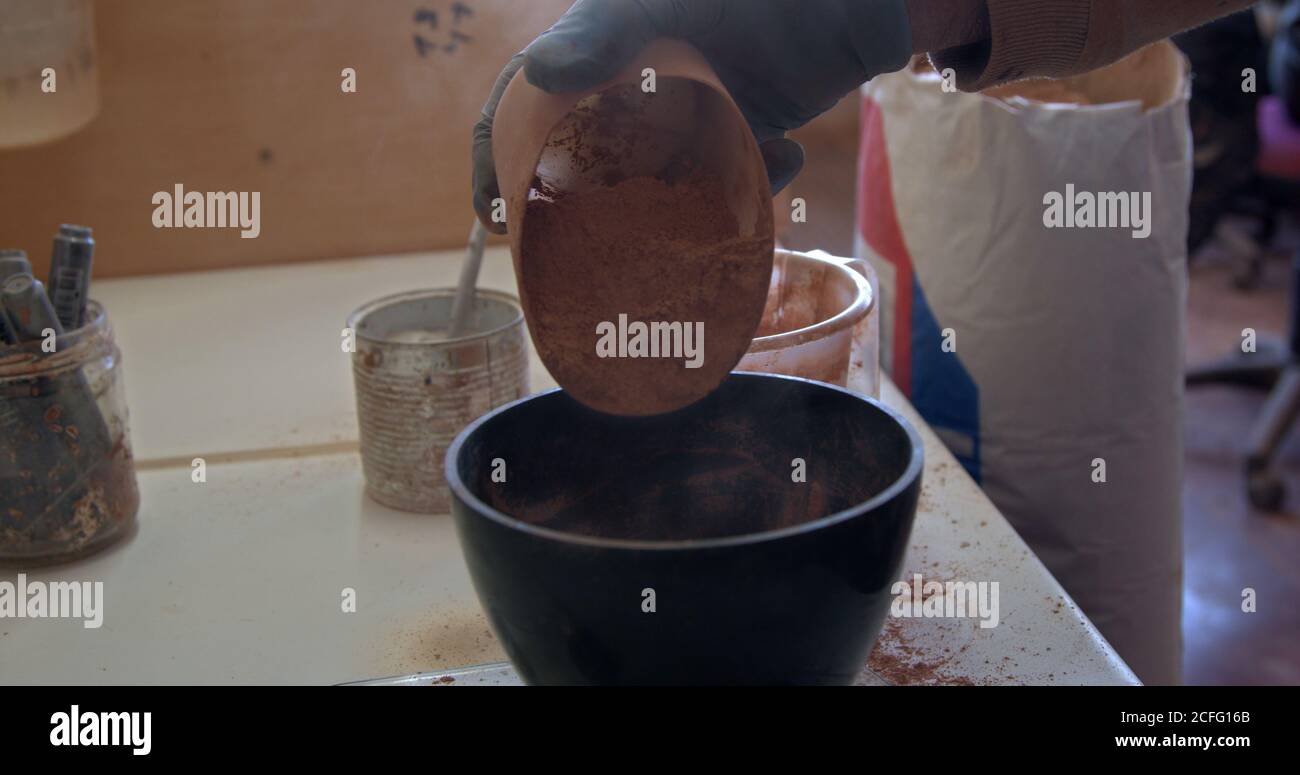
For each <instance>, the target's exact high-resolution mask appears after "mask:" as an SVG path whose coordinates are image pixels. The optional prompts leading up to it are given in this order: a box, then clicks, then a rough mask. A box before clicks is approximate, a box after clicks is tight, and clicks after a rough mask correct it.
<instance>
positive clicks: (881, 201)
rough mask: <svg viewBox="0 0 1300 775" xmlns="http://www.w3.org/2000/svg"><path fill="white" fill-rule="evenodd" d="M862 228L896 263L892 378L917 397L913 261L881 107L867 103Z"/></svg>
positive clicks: (861, 186) (880, 251) (861, 154)
mask: <svg viewBox="0 0 1300 775" xmlns="http://www.w3.org/2000/svg"><path fill="white" fill-rule="evenodd" d="M858 229H859V231H860V232H861V234H862V239H863V240H864V241H865V242H866V243H867V245H869V246H870V247H871V249H872V250H873V251H875V252H876V254H877V255H879V256H880V257H882V258H883V259H884V260H886V261H888V262H889V263H891V264H893V265H894V271H895V282H894V288H893V290H892V293H893V294H894V320H893V321H892V324H893V331H894V363H893V368H892V370H891V376H892V378H893V380H894V384H895V385H897V386H898V389H899V390H900V391H902V393H903V395H905V396H908V397H910V396H911V395H912V257H911V255H910V254H909V253H908V252H907V245H906V244H904V242H903V230H902V228H901V227H900V226H899V224H898V208H897V207H896V206H895V205H894V189H893V185H892V178H891V176H890V171H889V149H888V146H886V144H885V122H884V118H883V115H882V113H881V110H880V106H879V105H877V104H876V102H875V101H874V100H872V99H870V98H868V97H863V99H862V145H861V148H860V152H859V154H858Z"/></svg>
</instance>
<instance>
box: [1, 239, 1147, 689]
mask: <svg viewBox="0 0 1300 775" xmlns="http://www.w3.org/2000/svg"><path fill="white" fill-rule="evenodd" d="M460 257H461V255H460V253H459V252H453V253H439V254H422V255H408V256H396V257H377V258H366V259H357V260H352V261H335V262H328V263H315V264H295V265H286V266H277V267H270V268H259V269H248V270H234V271H224V272H205V273H198V274H184V275H174V276H165V277H149V278H135V279H125V280H112V281H105V282H101V283H99V284H97V285H96V287H95V289H94V293H93V295H94V296H95V297H96V298H98V299H99V300H100V301H102V302H103V303H104V304H105V306H106V307H107V308H108V310H109V313H110V316H111V318H112V321H113V324H114V327H115V329H116V331H117V336H118V341H119V343H120V344H121V347H122V350H123V353H124V368H125V376H126V383H127V395H128V401H129V405H130V410H131V431H132V437H133V442H134V447H135V453H136V457H137V462H138V467H139V481H140V488H141V494H142V505H141V509H140V517H139V519H140V529H139V531H138V533H137V534H136V535H135V536H134V537H132V538H131V539H130V540H129V541H127V542H124V543H122V544H120V545H118V546H116V547H114V548H113V549H111V550H109V551H107V552H105V553H103V554H100V555H97V556H94V557H91V558H88V559H86V560H83V561H80V562H77V563H73V564H70V565H64V566H59V567H56V568H52V569H40V570H34V571H30V572H28V573H27V579H28V581H70V580H84V581H103V582H104V589H105V598H106V601H105V613H104V623H103V626H102V627H101V628H100V629H97V630H96V629H85V628H83V627H82V626H81V623H80V621H76V620H50V619H0V683H173V682H190V683H204V684H207V683H211V684H222V683H248V682H274V683H292V684H314V683H338V682H347V681H358V680H364V679H372V678H378V677H383V676H392V675H401V674H410V673H417V672H426V671H446V670H452V669H456V668H463V667H465V666H471V665H479V664H485V663H497V662H500V661H502V660H503V659H504V654H503V653H502V651H501V648H500V646H499V644H498V643H497V641H496V639H495V638H494V637H493V635H492V634H491V632H490V631H489V629H488V625H487V622H486V620H485V619H484V616H483V613H482V611H481V609H480V608H479V605H478V601H477V599H476V598H475V596H474V591H473V589H472V587H471V585H470V581H469V577H468V574H467V572H466V570H465V567H464V564H463V562H462V560H461V555H460V550H459V548H458V546H457V543H456V538H455V532H454V529H453V527H452V523H451V519H450V517H448V516H419V515H411V514H404V513H400V512H396V511H392V510H389V509H386V508H384V507H382V506H379V505H377V504H375V503H372V502H371V501H369V500H368V499H367V498H366V497H365V495H364V494H363V482H362V476H361V469H360V462H359V459H358V457H357V452H356V450H357V428H356V418H355V414H354V407H353V396H352V380H351V372H350V366H349V361H348V355H347V354H346V353H344V352H343V351H342V348H341V347H340V343H341V332H342V329H343V326H344V322H345V320H346V317H347V315H348V313H349V312H350V311H351V310H352V309H353V308H355V307H357V306H359V305H360V304H361V303H363V302H366V301H368V300H371V299H374V298H376V297H378V296H382V295H386V294H388V293H395V292H399V291H403V290H409V289H412V288H420V287H435V286H438V287H446V286H452V285H454V284H455V280H456V276H457V274H458V272H459V264H460ZM483 285H484V286H486V287H491V288H497V289H501V290H506V291H510V292H513V291H514V276H513V273H512V271H511V268H510V262H509V257H508V255H507V254H506V253H505V252H504V251H502V250H500V249H497V250H492V251H489V254H488V257H487V260H486V262H485V266H484V271H483ZM532 382H533V388H534V389H535V390H540V389H544V388H548V387H552V386H553V385H554V382H553V381H552V380H551V378H550V377H549V375H548V374H547V373H546V372H545V370H544V369H543V368H542V367H541V364H540V362H539V361H538V360H537V359H536V357H535V356H534V358H533V371H532ZM884 399H885V401H886V402H887V403H889V404H891V405H893V406H895V407H897V408H899V409H900V410H901V411H903V413H904V414H906V415H907V416H908V418H909V419H911V420H912V422H913V423H915V424H916V425H917V427H918V428H919V429H920V431H921V434H922V436H923V438H924V440H925V453H926V472H925V486H924V490H923V492H922V497H921V507H920V513H919V514H918V516H917V521H916V527H915V530H914V532H913V536H912V544H911V548H910V551H909V553H908V558H907V563H906V575H905V578H909V579H910V578H911V574H912V573H913V572H920V573H923V574H924V576H925V577H926V578H927V579H934V580H939V581H948V580H959V581H997V582H999V584H1000V608H1001V611H1000V615H1001V623H1000V624H999V626H997V627H995V628H992V629H981V628H980V627H979V626H978V622H977V620H974V619H896V620H891V621H890V622H889V623H888V625H887V626H886V630H885V633H884V634H883V635H882V639H881V643H880V645H879V646H878V651H877V655H876V657H877V658H876V660H875V661H873V664H874V665H875V666H876V667H877V672H878V673H879V674H880V677H883V678H884V679H885V680H886V681H890V682H896V683H977V684H982V683H1035V684H1038V683H1059V684H1080V683H1083V684H1098V683H1130V684H1131V683H1136V682H1137V680H1136V678H1135V677H1134V675H1133V673H1132V672H1131V671H1130V670H1129V669H1128V667H1127V666H1125V665H1124V663H1123V662H1122V661H1121V660H1120V659H1119V657H1118V656H1117V655H1116V654H1115V652H1114V651H1113V650H1112V649H1111V648H1110V646H1109V645H1108V644H1107V643H1106V642H1105V641H1104V639H1103V638H1102V637H1101V636H1100V635H1099V634H1098V632H1097V630H1096V628H1095V627H1093V626H1092V624H1091V623H1090V622H1089V621H1088V620H1087V619H1086V618H1085V617H1084V616H1083V615H1082V613H1080V612H1079V611H1078V610H1077V609H1076V608H1075V606H1074V604H1073V602H1072V601H1071V600H1070V599H1069V597H1068V596H1067V595H1066V594H1065V593H1064V591H1063V590H1062V589H1061V587H1060V585H1059V584H1058V583H1057V582H1056V581H1055V579H1053V578H1052V577H1051V575H1050V574H1049V573H1048V572H1047V570H1046V569H1045V568H1044V567H1043V565H1042V564H1041V563H1040V562H1039V561H1038V559H1037V558H1036V557H1035V556H1034V555H1033V554H1032V553H1031V552H1030V551H1029V549H1028V548H1027V547H1026V546H1025V544H1024V542H1023V541H1021V540H1020V538H1019V537H1018V536H1017V535H1016V534H1015V532H1014V531H1013V530H1012V529H1011V527H1010V526H1009V525H1008V523H1007V522H1006V520H1005V519H1004V518H1003V517H1002V516H1001V515H1000V514H999V513H998V512H997V510H996V509H995V508H994V507H993V505H992V504H991V503H990V502H989V501H988V499H987V498H985V497H984V495H983V494H982V493H981V492H980V490H979V489H978V487H976V485H975V484H974V483H973V482H972V481H971V480H970V478H969V477H968V476H967V475H966V474H965V472H964V471H963V470H962V469H961V467H960V466H959V465H958V464H957V462H956V461H955V460H954V458H953V457H952V456H951V455H950V454H949V453H948V452H947V450H945V449H944V448H943V447H942V445H940V444H939V442H938V440H937V439H936V437H935V436H934V434H933V433H932V432H931V431H930V430H929V429H928V428H927V427H926V426H925V425H924V423H922V422H921V421H920V420H919V418H918V417H917V416H916V413H915V412H914V411H913V410H912V408H911V407H910V406H909V405H908V404H907V402H906V401H905V400H904V399H903V398H902V397H901V396H900V395H899V394H898V392H897V391H896V390H895V389H894V388H893V386H892V385H889V384H886V385H885V389H884ZM196 457H202V458H204V460H205V461H206V462H207V481H206V482H205V483H194V482H192V481H191V477H190V471H191V468H190V466H191V461H192V460H193V459H194V458H196ZM16 575H17V574H16V573H15V572H13V571H4V572H0V579H9V580H11V581H12V580H15V578H16ZM345 588H347V589H352V590H355V592H356V600H357V610H356V612H355V613H344V612H343V610H342V605H341V601H342V595H343V590H344V589H345ZM885 668H888V669H885ZM459 675H463V676H464V675H472V671H471V673H464V672H462V673H459ZM482 675H485V676H487V679H485V682H488V683H495V682H502V681H504V682H510V681H511V680H513V677H512V673H511V671H510V670H509V669H508V668H494V669H492V670H490V671H488V672H486V673H483V674H482ZM864 680H865V681H866V682H874V681H875V677H874V676H872V675H871V674H869V673H867V674H864ZM471 682H472V681H471Z"/></svg>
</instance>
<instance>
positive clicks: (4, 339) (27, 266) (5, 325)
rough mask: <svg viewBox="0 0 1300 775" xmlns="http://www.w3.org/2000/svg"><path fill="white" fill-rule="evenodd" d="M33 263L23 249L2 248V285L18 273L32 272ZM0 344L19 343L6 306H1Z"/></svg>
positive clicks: (0, 270)
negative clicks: (6, 311)
mask: <svg viewBox="0 0 1300 775" xmlns="http://www.w3.org/2000/svg"><path fill="white" fill-rule="evenodd" d="M31 273H32V264H31V262H30V261H28V260H27V254H26V253H24V252H23V251H21V250H0V286H3V285H4V283H5V281H6V280H8V279H9V278H10V277H12V276H13V275H16V274H31ZM0 344H18V335H17V334H15V333H13V332H11V331H10V330H9V322H8V320H7V319H6V318H5V315H4V308H3V307H0Z"/></svg>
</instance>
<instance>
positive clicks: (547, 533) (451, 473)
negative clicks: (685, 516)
mask: <svg viewBox="0 0 1300 775" xmlns="http://www.w3.org/2000/svg"><path fill="white" fill-rule="evenodd" d="M733 378H734V379H742V380H748V379H756V380H762V379H773V380H788V381H790V382H802V383H807V384H810V385H812V386H814V387H815V388H818V389H822V390H831V391H835V392H838V393H843V394H844V395H846V396H848V397H850V398H852V399H854V400H857V401H861V402H863V403H865V404H868V405H869V406H872V407H874V408H875V409H877V410H879V411H881V412H883V413H884V414H885V415H886V416H887V417H889V418H890V419H892V420H893V421H894V422H895V423H896V424H897V425H898V426H899V427H900V428H901V429H902V430H903V433H904V434H905V435H906V437H907V440H908V442H909V443H910V444H911V447H912V451H911V457H910V459H909V460H908V461H907V466H906V467H905V468H904V469H903V473H902V474H900V475H899V477H898V478H897V479H895V480H894V481H893V482H891V483H890V484H889V485H888V486H887V487H885V488H884V489H883V490H881V491H880V492H878V493H876V494H875V495H874V496H872V497H871V498H870V499H868V500H866V501H864V502H862V503H859V504H858V505H856V506H854V507H852V508H849V509H844V510H843V511H837V512H834V513H832V514H828V515H826V516H824V517H820V518H818V519H814V520H810V521H808V522H800V523H799V524H797V525H791V526H789V527H783V528H778V529H776V530H766V531H763V532H760V533H743V534H741V535H736V536H725V537H721V538H701V539H684V540H672V541H641V540H636V539H629V538H602V537H598V536H587V535H580V534H577V533H568V532H564V531H562V530H555V529H553V528H548V527H541V526H538V525H534V524H531V523H529V522H524V521H523V520H520V519H516V518H515V517H512V516H510V515H508V514H505V513H503V512H500V511H498V510H496V509H494V508H492V507H491V506H489V505H487V504H486V503H484V502H483V501H482V500H481V499H480V498H479V497H478V496H477V495H475V494H474V493H472V492H470V489H469V487H468V486H467V485H466V484H465V482H464V481H463V480H461V478H460V474H459V472H458V471H457V470H456V468H457V465H456V463H457V461H458V460H459V458H460V450H461V447H462V446H464V443H465V441H466V440H467V439H468V438H469V437H470V436H471V435H473V434H474V433H475V432H476V431H477V430H478V429H479V428H480V427H482V426H483V425H485V424H486V423H488V422H490V421H491V420H493V419H494V418H496V417H497V416H498V415H501V414H504V413H506V412H508V411H510V410H512V409H514V408H515V407H517V406H520V405H522V404H524V403H527V402H530V401H538V400H541V399H543V398H547V397H549V396H552V395H554V394H556V393H562V392H563V390H562V389H561V388H552V389H550V390H544V391H541V392H539V393H534V394H532V395H530V396H525V397H524V398H520V399H518V400H516V401H511V402H510V403H508V404H504V405H502V406H499V407H497V408H496V409H493V410H492V411H490V412H488V413H487V414H485V415H483V416H482V417H479V418H478V419H477V420H475V421H474V422H472V423H470V424H469V425H467V426H466V427H465V429H464V430H462V431H461V432H460V433H459V434H457V435H456V438H455V440H454V441H452V443H451V446H450V447H448V448H447V454H446V457H445V459H444V461H443V475H444V477H445V478H446V480H447V486H448V488H449V489H450V490H451V494H452V497H453V498H454V499H455V500H457V501H460V502H461V503H462V504H464V505H466V506H469V507H470V509H471V510H472V511H474V512H475V514H474V516H475V517H482V518H486V519H488V520H490V521H492V522H495V523H497V524H498V525H501V526H502V527H506V528H509V529H511V530H515V531H518V532H522V533H525V534H528V535H531V536H533V537H535V538H542V539H546V540H550V541H558V542H560V543H563V544H569V545H574V546H583V547H589V548H601V549H631V550H638V551H682V550H699V549H723V548H731V547H738V546H748V545H750V544H757V543H765V542H767V541H778V540H781V539H783V538H790V537H793V536H799V535H803V534H805V533H813V532H816V531H818V530H822V529H824V528H828V527H832V526H834V525H837V524H840V523H841V522H847V521H849V520H851V519H854V518H856V517H860V516H862V515H864V514H866V513H868V512H871V511H874V510H875V509H877V508H879V507H880V506H882V505H884V504H885V503H887V502H889V501H891V500H893V499H895V498H897V497H898V496H899V495H901V494H902V493H903V492H904V491H905V490H907V488H909V487H911V486H912V484H913V483H914V482H915V481H916V480H917V479H918V478H920V476H921V473H922V471H923V470H924V469H925V448H924V446H923V444H922V441H921V436H920V434H919V433H917V431H916V428H915V427H913V425H912V423H911V422H909V421H908V419H907V418H906V417H904V416H903V415H902V413H900V412H899V411H897V410H896V409H893V408H892V407H889V406H886V405H885V404H883V403H881V402H880V401H879V400H877V399H875V398H872V397H871V396H867V395H863V394H861V393H856V392H854V391H852V390H848V389H846V388H842V387H840V386H838V385H831V384H828V383H825V382H817V381H816V380H811V379H803V378H801V377H790V376H787V375H784V374H765V373H761V372H744V371H733V372H731V373H730V374H728V375H727V379H733ZM453 509H454V506H453Z"/></svg>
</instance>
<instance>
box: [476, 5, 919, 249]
mask: <svg viewBox="0 0 1300 775" xmlns="http://www.w3.org/2000/svg"><path fill="white" fill-rule="evenodd" d="M663 37H667V38H682V39H685V40H687V41H688V42H690V43H691V44H693V45H694V46H695V47H696V48H698V49H699V50H700V52H701V53H703V54H704V56H705V57H706V58H707V59H708V60H709V63H710V64H711V65H712V66H713V69H714V70H715V71H716V72H717V74H718V77H719V78H720V79H721V81H722V83H723V85H724V86H726V87H727V89H728V90H729V91H730V92H731V96H732V98H733V99H735V101H736V104H737V105H738V106H739V107H740V110H741V112H742V113H743V114H744V116H745V119H746V120H747V121H748V122H749V126H750V129H751V130H752V131H753V133H754V136H755V138H756V139H757V140H758V143H759V150H760V151H761V152H762V154H763V161H764V162H765V163H766V165H767V170H768V178H769V180H770V182H771V184H772V191H773V193H777V192H779V191H780V190H781V189H783V188H785V186H786V185H787V184H789V182H790V181H791V180H793V179H794V177H795V176H796V175H797V174H798V173H799V170H800V169H801V168H802V167H803V158H804V154H803V148H802V147H801V146H800V145H799V144H798V143H796V142H794V141H793V140H790V139H788V138H786V137H785V134H786V132H789V131H791V130H794V129H798V128H799V127H801V126H803V125H804V124H806V123H808V122H809V121H811V120H812V119H814V118H816V117H817V116H819V115H821V114H822V113H824V112H826V111H827V110H829V109H830V108H832V107H834V106H835V104H836V103H837V102H839V101H840V99H841V98H843V97H844V96H845V95H847V94H849V93H850V92H852V91H853V90H855V89H856V88H857V87H858V86H860V85H861V84H862V83H864V82H866V81H868V80H870V79H871V78H872V77H874V76H875V75H877V74H879V73H883V72H892V71H893V70H898V69H901V68H903V67H905V66H906V65H907V62H908V59H909V57H910V56H911V54H912V36H911V31H910V27H909V22H908V15H907V3H906V2H905V0H578V2H576V3H574V5H573V7H571V8H570V9H569V10H568V12H567V13H565V14H564V16H563V17H561V18H560V20H559V21H558V22H556V24H555V25H554V26H553V27H551V29H549V30H547V31H546V32H545V33H543V34H542V35H541V36H540V37H538V38H537V39H536V40H534V41H533V42H532V44H530V45H529V46H528V48H526V49H525V50H524V51H523V52H522V53H521V54H518V55H516V56H515V57H514V58H513V59H511V61H510V63H509V64H508V65H507V66H506V68H505V70H503V71H502V73H501V76H500V78H498V80H497V83H496V86H495V87H494V88H493V90H492V94H491V96H490V97H489V99H488V102H487V105H486V106H484V108H483V117H482V119H481V120H480V121H479V123H478V124H477V125H476V126H475V127H474V149H473V162H474V209H475V211H476V212H477V213H478V216H479V220H481V221H482V222H483V224H484V225H485V226H487V227H488V228H489V229H490V230H492V231H494V232H496V233H498V234H500V233H504V232H505V225H504V224H498V223H493V222H492V219H491V217H490V213H491V209H492V202H493V201H494V200H495V199H497V198H498V197H500V196H501V194H500V190H499V188H498V185H497V176H496V164H495V161H494V160H493V157H492V121H493V119H494V117H495V116H496V109H497V104H498V103H499V102H500V101H501V95H502V94H503V93H504V92H505V88H506V86H507V85H508V84H509V83H510V81H511V79H513V78H514V76H515V74H516V73H518V72H519V69H520V68H523V69H524V74H525V76H526V77H527V78H528V81H529V83H531V84H533V85H534V86H536V87H538V88H540V89H543V90H545V91H547V92H552V93H559V92H577V91H584V90H586V89H589V88H591V87H593V86H596V85H598V84H600V83H603V82H604V81H607V80H609V79H610V78H613V77H614V76H615V75H617V74H618V72H619V71H620V70H622V69H623V68H624V67H626V66H627V64H628V63H629V62H631V61H632V58H633V57H635V56H636V54H637V53H638V52H639V51H641V49H642V48H644V47H645V46H646V44H648V43H649V42H650V41H652V40H654V39H656V38H663Z"/></svg>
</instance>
